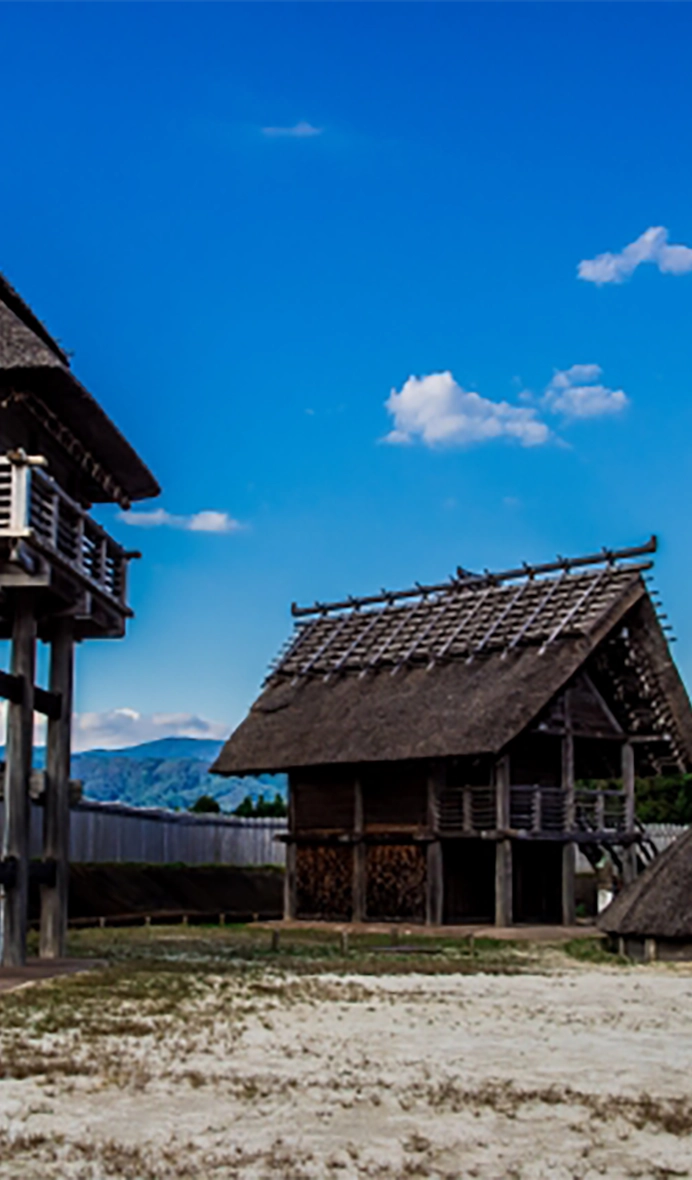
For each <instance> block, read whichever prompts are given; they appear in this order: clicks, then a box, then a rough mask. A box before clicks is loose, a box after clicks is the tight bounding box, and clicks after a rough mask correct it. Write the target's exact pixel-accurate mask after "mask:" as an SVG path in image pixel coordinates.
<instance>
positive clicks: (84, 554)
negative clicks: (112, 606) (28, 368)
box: [0, 452, 132, 609]
mask: <svg viewBox="0 0 692 1180" xmlns="http://www.w3.org/2000/svg"><path fill="white" fill-rule="evenodd" d="M3 537H6V538H9V539H12V540H25V541H27V542H28V543H29V544H34V545H35V546H36V547H37V548H38V549H40V550H41V552H42V553H43V554H44V555H45V556H47V557H48V558H49V559H50V558H51V557H53V558H56V559H58V561H59V563H60V564H61V565H64V566H67V567H68V568H69V569H70V570H71V571H72V572H73V573H75V574H77V575H78V576H79V577H80V579H82V580H83V581H84V582H86V584H87V585H88V586H89V587H90V588H91V589H93V590H97V591H100V592H101V593H102V594H104V595H105V596H106V597H107V598H108V599H109V600H110V601H111V602H114V603H116V604H117V605H118V606H119V607H121V608H125V609H126V593H127V564H128V559H129V557H130V556H132V555H131V554H128V553H127V552H126V550H124V549H123V548H122V546H120V545H119V544H118V543H117V541H114V540H113V538H112V537H110V536H109V534H108V533H107V532H106V531H105V529H103V528H102V527H101V525H99V524H97V523H96V521H95V520H93V519H92V518H91V517H90V516H89V514H88V513H87V512H86V511H85V510H84V509H83V508H82V507H81V505H79V504H77V502H76V501H75V500H73V499H72V498H71V497H70V496H68V495H67V493H66V492H65V491H63V489H62V488H61V487H60V485H59V484H57V483H56V481H55V480H54V479H52V478H51V476H50V475H48V473H47V472H46V471H45V460H44V459H43V458H42V457H41V456H26V455H22V454H21V452H18V453H16V454H13V455H0V539H1V538H3Z"/></svg>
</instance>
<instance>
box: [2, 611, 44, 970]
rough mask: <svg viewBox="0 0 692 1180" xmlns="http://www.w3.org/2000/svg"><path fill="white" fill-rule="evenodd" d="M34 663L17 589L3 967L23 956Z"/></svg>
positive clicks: (29, 616) (31, 630)
mask: <svg viewBox="0 0 692 1180" xmlns="http://www.w3.org/2000/svg"><path fill="white" fill-rule="evenodd" d="M35 668H36V617H35V614H34V602H33V598H32V596H31V594H27V593H26V592H25V593H23V594H18V595H17V596H16V599H15V606H14V619H13V622H12V656H11V670H12V673H13V675H15V676H20V677H21V679H22V682H23V688H22V699H21V701H20V702H17V703H15V702H14V701H8V703H7V751H6V768H5V828H4V833H3V842H2V852H3V857H11V858H12V859H13V860H14V862H15V866H16V877H15V881H14V883H13V884H12V885H10V886H8V885H6V886H5V889H4V895H3V901H2V961H3V964H4V965H5V966H6V967H21V966H22V965H23V964H24V963H25V962H26V923H27V906H28V900H29V820H30V807H29V779H30V777H31V755H32V748H33V724H34V676H35Z"/></svg>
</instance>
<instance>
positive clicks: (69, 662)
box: [39, 618, 74, 959]
mask: <svg viewBox="0 0 692 1180" xmlns="http://www.w3.org/2000/svg"><path fill="white" fill-rule="evenodd" d="M73 667H74V624H73V622H72V620H71V619H69V618H65V619H61V620H60V621H59V622H58V623H57V624H56V631H55V635H54V636H53V639H52V640H51V663H50V687H51V693H50V694H47V695H50V696H52V697H53V698H57V699H58V700H59V701H60V702H61V703H62V708H61V709H60V711H59V712H58V714H57V716H55V715H53V716H50V717H49V721H48V737H47V744H46V792H45V805H44V811H43V856H44V862H52V863H54V864H55V877H54V880H53V881H46V882H45V883H44V884H43V885H42V886H41V931H40V936H39V955H40V956H41V958H44V959H61V958H64V956H65V943H66V938H67V884H68V876H69V855H70V755H71V730H72V684H73Z"/></svg>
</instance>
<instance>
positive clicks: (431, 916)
mask: <svg viewBox="0 0 692 1180" xmlns="http://www.w3.org/2000/svg"><path fill="white" fill-rule="evenodd" d="M444 784H445V768H444V766H435V767H432V768H431V770H430V773H429V774H428V808H427V827H428V833H429V835H431V836H435V837H437V835H438V833H437V808H438V800H439V797H440V793H441V791H442V788H443V787H444ZM443 895H444V884H443V874H442V845H441V843H440V840H439V839H434V840H432V841H431V843H429V844H428V846H427V850H426V874H425V921H426V924H427V925H428V926H441V925H442V914H443V905H444V896H443Z"/></svg>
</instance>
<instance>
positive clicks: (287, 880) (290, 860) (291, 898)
mask: <svg viewBox="0 0 692 1180" xmlns="http://www.w3.org/2000/svg"><path fill="white" fill-rule="evenodd" d="M287 802H288V837H289V839H288V843H287V844H286V875H285V877H284V918H295V917H296V914H297V909H298V907H297V890H296V859H297V851H296V845H295V836H296V799H295V784H294V782H293V775H291V774H289V776H288V800H287Z"/></svg>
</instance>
